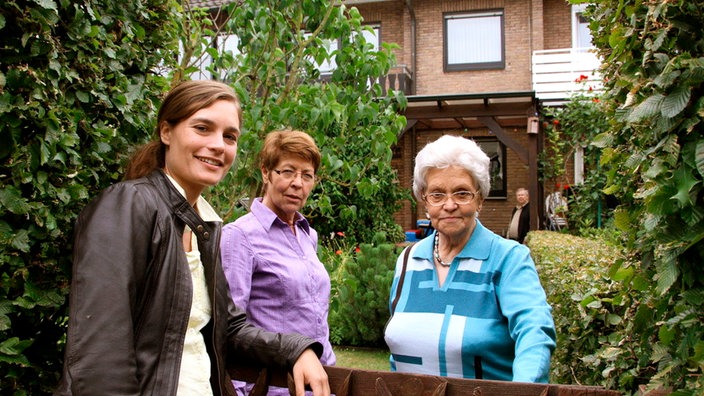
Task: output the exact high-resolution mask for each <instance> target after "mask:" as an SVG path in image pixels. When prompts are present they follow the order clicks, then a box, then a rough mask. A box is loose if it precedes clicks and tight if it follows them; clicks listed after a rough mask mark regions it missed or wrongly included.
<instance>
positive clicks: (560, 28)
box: [543, 0, 572, 49]
mask: <svg viewBox="0 0 704 396" xmlns="http://www.w3.org/2000/svg"><path fill="white" fill-rule="evenodd" d="M543 3H544V6H543V20H544V23H545V27H544V29H545V33H544V37H545V49H557V48H570V47H572V19H571V17H572V9H571V6H570V5H569V3H567V1H566V0H544V1H543Z"/></svg>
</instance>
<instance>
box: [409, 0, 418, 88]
mask: <svg viewBox="0 0 704 396" xmlns="http://www.w3.org/2000/svg"><path fill="white" fill-rule="evenodd" d="M406 8H407V9H408V14H409V15H410V17H411V77H412V84H411V95H415V94H416V81H417V80H418V78H417V77H416V11H415V10H414V9H413V0H406Z"/></svg>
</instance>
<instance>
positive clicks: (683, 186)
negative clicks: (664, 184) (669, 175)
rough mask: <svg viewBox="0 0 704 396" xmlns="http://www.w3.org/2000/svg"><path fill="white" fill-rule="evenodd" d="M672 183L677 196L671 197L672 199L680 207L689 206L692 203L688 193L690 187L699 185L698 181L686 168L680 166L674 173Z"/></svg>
mask: <svg viewBox="0 0 704 396" xmlns="http://www.w3.org/2000/svg"><path fill="white" fill-rule="evenodd" d="M673 181H674V182H675V187H676V188H677V194H675V195H673V196H672V198H673V199H675V200H677V201H678V202H679V203H680V205H681V206H691V205H692V204H693V203H692V198H691V196H690V194H689V192H690V191H691V190H692V187H694V186H695V185H697V183H699V180H697V179H696V178H695V177H694V175H692V172H690V171H689V170H688V169H687V168H686V167H684V166H681V167H680V168H678V169H677V170H676V171H675V174H674V176H673Z"/></svg>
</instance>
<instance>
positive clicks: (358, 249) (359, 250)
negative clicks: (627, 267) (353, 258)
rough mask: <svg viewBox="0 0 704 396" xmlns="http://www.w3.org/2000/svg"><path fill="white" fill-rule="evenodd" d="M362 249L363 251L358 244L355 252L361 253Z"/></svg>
mask: <svg viewBox="0 0 704 396" xmlns="http://www.w3.org/2000/svg"><path fill="white" fill-rule="evenodd" d="M361 251H362V249H360V248H359V246H357V247H356V248H354V252H355V253H359V252H361Z"/></svg>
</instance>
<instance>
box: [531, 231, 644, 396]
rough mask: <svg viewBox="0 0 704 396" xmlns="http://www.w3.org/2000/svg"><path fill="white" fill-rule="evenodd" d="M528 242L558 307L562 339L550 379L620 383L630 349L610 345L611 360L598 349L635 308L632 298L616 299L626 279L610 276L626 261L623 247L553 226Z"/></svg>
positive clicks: (557, 324)
mask: <svg viewBox="0 0 704 396" xmlns="http://www.w3.org/2000/svg"><path fill="white" fill-rule="evenodd" d="M601 234H604V232H603V231H601ZM608 240H612V241H613V240H614V237H613V236H611V237H609V238H608ZM526 241H527V242H526V243H527V245H528V246H529V247H530V249H531V255H532V256H533V259H534V260H535V263H536V267H537V269H538V274H539V276H540V280H541V283H542V284H543V287H544V288H545V292H546V293H547V296H548V302H549V303H550V305H551V306H552V307H553V318H554V320H555V329H556V331H557V337H558V339H557V349H556V350H555V353H554V354H553V360H552V370H551V377H550V381H551V382H555V383H561V384H583V385H605V383H609V384H610V385H616V384H615V383H614V381H613V379H614V376H617V375H624V373H623V372H622V371H623V370H618V369H617V367H616V366H618V365H622V363H623V362H624V361H625V359H626V356H625V355H624V354H623V352H624V351H626V352H627V349H626V348H624V349H623V350H618V351H616V350H611V352H612V358H613V359H612V361H608V358H604V357H598V356H597V352H598V351H599V350H600V348H601V347H602V345H603V344H605V343H607V340H608V339H609V337H610V336H611V335H612V334H613V333H615V330H616V329H617V326H618V325H619V324H621V323H622V321H623V318H624V315H626V314H627V312H628V311H629V310H630V301H629V302H626V301H623V300H622V299H619V298H615V297H616V296H618V292H619V290H621V284H620V283H619V282H616V281H614V280H612V279H610V278H609V268H611V267H612V266H613V265H614V264H615V263H616V262H621V261H623V260H624V254H623V251H622V249H621V248H620V247H618V246H616V245H614V244H613V243H608V242H607V238H606V237H595V238H594V239H587V238H582V237H577V236H573V235H569V234H564V233H557V232H551V231H532V232H530V233H529V234H528V237H527V239H526ZM616 348H618V347H616ZM616 356H621V359H620V360H619V359H616ZM617 360H618V361H617ZM609 378H611V381H610V382H609V381H608V380H607V379H609Z"/></svg>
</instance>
